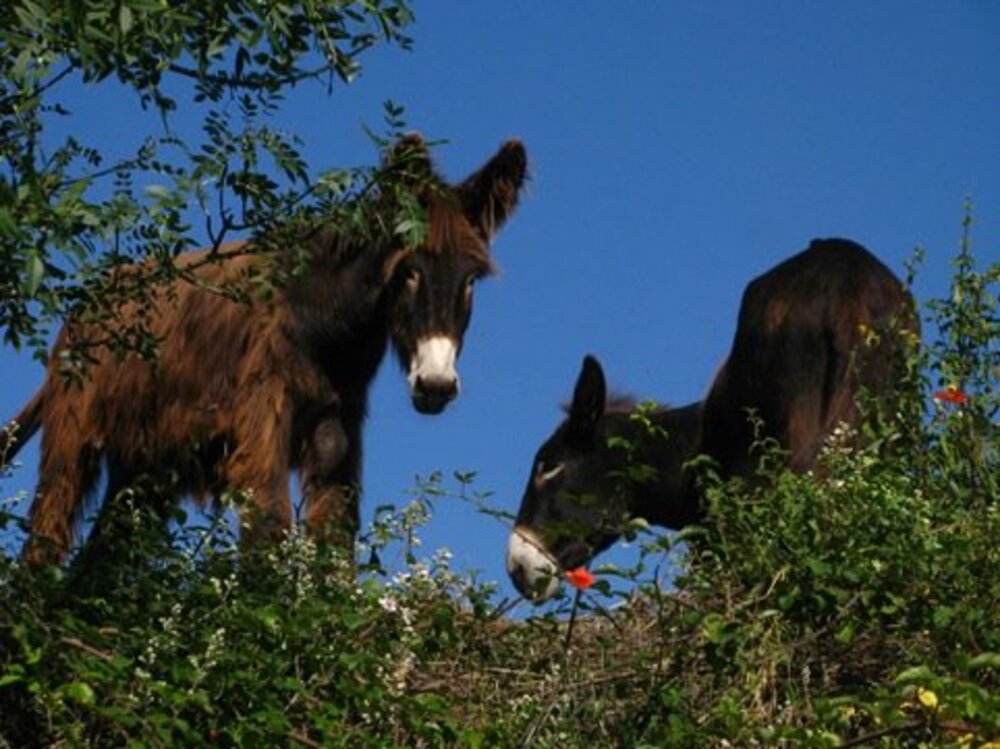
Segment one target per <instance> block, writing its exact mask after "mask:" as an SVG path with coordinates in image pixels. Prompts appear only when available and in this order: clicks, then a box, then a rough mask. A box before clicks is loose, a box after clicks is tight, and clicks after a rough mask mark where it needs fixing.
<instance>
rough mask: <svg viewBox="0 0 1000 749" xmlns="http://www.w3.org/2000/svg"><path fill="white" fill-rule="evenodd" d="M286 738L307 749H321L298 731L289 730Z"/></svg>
mask: <svg viewBox="0 0 1000 749" xmlns="http://www.w3.org/2000/svg"><path fill="white" fill-rule="evenodd" d="M288 738H290V739H291V740H292V741H294V742H296V743H297V744H302V746H308V747H309V749H322V747H323V745H322V744H320V743H319V742H317V741H313V740H312V739H311V738H309V737H308V736H306V735H305V734H304V733H301V732H299V731H295V730H290V731H289V732H288Z"/></svg>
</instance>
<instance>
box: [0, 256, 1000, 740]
mask: <svg viewBox="0 0 1000 749" xmlns="http://www.w3.org/2000/svg"><path fill="white" fill-rule="evenodd" d="M998 281H1000V264H996V265H994V266H993V267H991V268H989V269H987V270H986V271H983V272H980V271H977V270H976V268H975V265H974V263H973V259H972V257H971V254H970V253H969V251H968V243H967V242H966V243H965V245H964V246H963V249H962V251H961V253H960V254H959V256H958V259H957V261H956V273H955V279H954V282H953V285H952V290H951V294H950V296H949V297H948V298H947V299H944V300H939V301H937V302H934V303H932V304H931V305H929V306H928V310H929V319H928V323H929V328H928V329H929V330H930V331H932V338H933V343H931V344H930V345H928V346H926V347H925V348H923V349H919V348H916V346H915V347H914V350H913V357H912V362H911V366H910V369H909V372H910V380H911V381H912V384H913V387H912V388H910V389H906V388H904V389H903V390H904V396H903V397H902V399H901V401H900V402H899V403H898V404H894V405H893V409H892V411H891V412H890V413H877V412H876V409H875V405H874V404H868V406H869V407H870V408H871V416H872V418H870V419H868V420H866V421H865V422H864V426H863V427H862V428H861V430H862V432H861V434H860V435H855V434H850V433H848V432H846V431H845V430H840V431H838V432H837V433H836V434H834V435H833V436H832V437H831V439H830V440H829V442H828V445H827V447H826V449H825V451H824V453H823V456H822V458H821V461H820V464H819V465H818V467H817V469H816V470H815V471H814V472H813V473H811V474H807V475H793V474H790V473H787V472H782V471H781V470H779V466H780V465H781V461H780V460H779V459H777V458H778V457H779V456H777V455H776V454H775V452H774V450H773V448H772V447H771V446H768V445H762V446H761V454H762V461H761V466H762V468H761V470H762V472H764V473H765V474H766V475H767V477H768V480H767V481H765V482H754V483H753V484H752V485H747V484H741V483H740V482H728V483H723V482H719V481H717V480H716V481H712V479H711V475H710V472H706V481H708V482H709V486H710V488H709V496H710V502H711V511H710V522H709V523H706V527H705V528H701V529H699V528H693V529H690V530H688V531H685V532H684V533H681V534H679V535H677V536H672V537H671V536H667V535H664V534H658V533H653V532H651V531H650V530H649V529H648V528H647V527H645V526H644V524H642V523H637V524H636V525H635V526H634V528H633V531H634V533H635V534H636V535H637V536H638V537H639V539H640V544H639V548H640V554H639V557H638V559H637V561H636V563H635V565H634V567H632V568H630V569H614V568H610V567H600V568H598V569H597V570H596V572H597V573H598V577H599V582H598V583H597V584H595V585H594V586H593V587H591V588H589V589H588V590H587V591H585V592H577V593H575V594H574V595H571V596H566V597H563V598H562V599H561V600H560V601H559V602H558V603H557V605H556V606H555V607H554V608H553V609H552V610H550V611H549V612H547V613H546V614H544V615H541V616H537V617H534V618H529V619H527V620H515V619H509V618H507V617H506V616H505V612H506V611H507V609H508V605H507V604H506V603H505V602H500V603H498V602H496V601H495V600H494V590H493V587H494V586H492V585H490V584H484V583H481V582H479V581H477V580H476V579H475V577H474V576H472V575H468V574H462V573H459V572H456V571H455V570H453V569H452V568H451V566H450V563H449V558H448V555H447V553H446V552H443V551H440V552H437V553H435V554H432V555H430V556H428V557H423V558H421V557H419V556H418V550H419V547H418V546H417V544H416V539H417V537H418V531H419V527H420V525H421V523H422V522H423V521H424V520H425V519H426V517H427V516H428V513H429V512H430V511H431V509H432V506H433V502H435V501H436V500H437V499H438V498H439V497H441V496H442V495H447V494H455V495H457V496H460V497H462V498H464V499H466V500H470V499H471V500H473V501H476V502H479V503H482V501H483V498H482V496H479V495H473V494H472V491H471V489H470V484H471V480H472V479H471V476H468V475H457V476H456V479H457V482H458V487H457V489H455V490H452V489H449V488H447V487H446V486H445V483H444V481H443V479H442V477H441V476H433V477H431V479H430V480H428V481H427V482H424V483H422V484H421V485H420V486H419V487H418V489H417V492H416V493H415V496H414V498H413V500H412V501H411V502H410V503H409V504H408V505H407V506H405V507H403V508H402V509H400V510H396V509H394V508H381V509H380V510H379V512H378V513H376V521H375V523H374V526H373V527H372V528H371V529H370V531H369V532H368V533H367V534H366V536H365V537H364V538H363V539H361V543H360V546H359V548H360V553H359V554H358V558H359V559H360V560H362V561H360V562H358V561H355V560H354V559H353V558H348V557H347V556H346V555H345V554H344V553H343V552H342V551H339V550H338V549H333V548H325V547H319V546H316V545H315V544H314V543H312V542H311V541H309V540H307V539H305V538H303V537H302V536H300V535H298V534H293V535H291V536H290V537H289V538H288V539H287V540H286V541H285V542H284V543H283V544H282V545H281V546H279V547H277V548H274V549H270V550H267V551H266V552H259V553H243V554H241V555H237V554H236V550H235V541H234V536H235V531H234V529H233V528H231V527H230V525H229V521H228V517H229V516H227V515H221V516H219V517H217V518H215V519H211V520H209V521H208V522H207V523H202V524H201V525H200V526H199V525H197V524H193V523H183V522H182V523H180V524H175V525H176V528H177V530H176V531H174V532H173V533H171V534H164V533H163V532H162V531H160V530H157V528H162V524H157V523H149V522H148V521H147V520H145V519H143V518H142V517H140V516H139V515H138V514H136V513H135V512H133V513H131V514H130V513H125V514H124V515H123V519H122V522H125V523H126V526H125V527H124V530H123V532H121V533H118V534H113V535H115V536H116V537H119V538H124V539H125V542H126V543H125V545H124V547H122V548H117V549H114V548H112V549H111V550H110V552H109V555H108V557H107V559H113V560H114V564H113V565H107V566H105V567H102V568H100V570H99V571H96V572H95V571H94V569H93V568H91V569H89V570H88V569H87V568H86V567H85V566H84V565H82V564H80V563H78V564H76V565H72V566H70V567H69V568H68V569H65V570H64V569H56V568H48V569H26V568H23V567H21V566H19V565H18V564H17V563H16V562H15V561H13V560H11V559H8V558H0V746H10V747H35V746H39V747H40V746H54V745H59V746H88V747H89V746H95V747H98V746H122V745H127V746H133V747H146V746H148V747H165V746H185V747H188V746H305V747H315V746H324V747H340V746H343V747H382V746H385V747H397V746H399V747H403V746H406V747H412V746H417V747H433V746H441V747H452V746H464V747H493V746H532V747H560V748H563V747H593V746H630V747H685V748H689V747H724V746H730V747H752V746H759V747H775V746H796V747H799V746H803V747H834V746H841V747H849V746H870V747H911V746H912V747H916V746H927V747H947V746H954V747H959V746H962V747H966V746H975V747H998V746H1000V611H998V606H1000V550H998V539H1000V502H998V499H1000V491H998V487H997V481H998V478H997V477H998V475H1000V471H998V468H1000V466H998V461H1000V439H998V432H1000V429H998V423H997V414H998V410H1000V394H998V388H997V385H998V379H1000V377H998V374H1000V317H998V308H997V300H996V288H997V283H998ZM933 331H936V332H933ZM859 436H860V439H856V437H859ZM137 506H139V505H137ZM15 522H16V519H15V518H12V517H11V516H10V513H9V512H6V513H0V526H3V525H5V524H9V528H10V529H11V532H12V529H13V527H14V525H13V524H14V523H15ZM171 527H175V526H171ZM383 560H391V564H389V563H386V562H385V561H383ZM679 563H682V564H683V569H684V573H683V574H682V575H681V576H680V577H678V578H677V579H676V580H675V581H673V582H670V581H667V582H665V580H666V578H668V577H672V576H673V573H674V571H675V569H676V567H677V565H678V564H679Z"/></svg>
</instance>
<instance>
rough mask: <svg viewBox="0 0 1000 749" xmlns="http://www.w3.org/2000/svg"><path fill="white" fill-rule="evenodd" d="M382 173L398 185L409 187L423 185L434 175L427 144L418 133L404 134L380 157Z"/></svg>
mask: <svg viewBox="0 0 1000 749" xmlns="http://www.w3.org/2000/svg"><path fill="white" fill-rule="evenodd" d="M382 171H383V172H386V173H389V174H391V175H392V176H393V178H394V179H395V180H398V183H402V184H404V185H410V186H421V185H423V184H425V183H426V182H427V181H428V180H429V179H430V177H431V175H432V174H433V173H434V169H433V167H432V165H431V155H430V152H429V151H428V150H427V143H426V142H425V141H424V138H423V136H422V135H420V133H406V135H403V136H402V137H401V138H400V139H399V140H397V141H396V142H395V143H394V144H393V145H392V146H391V147H390V148H387V149H386V151H385V154H384V155H383V157H382Z"/></svg>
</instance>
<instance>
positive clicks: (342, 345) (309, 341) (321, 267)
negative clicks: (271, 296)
mask: <svg viewBox="0 0 1000 749" xmlns="http://www.w3.org/2000/svg"><path fill="white" fill-rule="evenodd" d="M310 250H311V256H310V257H309V259H308V261H307V263H306V265H305V268H304V270H303V271H302V272H301V273H299V274H297V275H295V276H294V277H293V278H292V279H291V281H290V282H289V284H288V288H287V291H286V293H287V297H288V301H289V305H290V307H291V311H292V324H293V326H294V327H295V334H296V335H297V336H298V337H299V338H300V340H302V341H303V343H304V344H305V346H306V349H307V350H308V351H309V353H310V355H311V356H312V357H313V358H314V359H315V360H316V361H317V364H319V365H320V366H325V365H326V364H328V363H334V364H335V365H336V366H337V368H338V369H343V368H344V367H345V366H347V367H352V366H357V367H360V368H361V369H363V370H365V372H358V373H354V376H357V375H361V376H367V377H370V376H371V375H373V374H374V371H375V369H376V368H377V367H378V364H379V363H380V362H381V359H382V357H383V355H384V354H385V350H386V344H387V342H388V320H387V314H388V303H387V298H386V297H387V283H386V280H385V278H384V269H385V267H386V265H387V263H388V262H389V259H390V258H391V257H392V255H393V254H394V253H396V252H398V251H399V250H398V249H396V248H394V247H393V246H391V244H390V243H384V246H365V245H363V244H361V243H358V242H352V241H351V239H350V238H349V237H341V236H337V235H335V234H333V233H332V232H326V231H323V232H317V234H316V235H314V237H313V238H312V239H311V247H310ZM359 347H362V348H364V349H365V351H364V352H363V353H364V355H359V354H361V353H362V352H360V351H359V350H358V348H359ZM347 352H350V353H351V355H350V356H345V354H346V353H347ZM333 360H336V361H333Z"/></svg>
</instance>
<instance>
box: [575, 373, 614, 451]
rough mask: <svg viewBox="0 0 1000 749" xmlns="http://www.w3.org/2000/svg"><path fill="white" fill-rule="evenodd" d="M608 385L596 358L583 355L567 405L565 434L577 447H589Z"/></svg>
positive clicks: (595, 430) (594, 433) (601, 412)
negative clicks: (568, 404) (570, 400)
mask: <svg viewBox="0 0 1000 749" xmlns="http://www.w3.org/2000/svg"><path fill="white" fill-rule="evenodd" d="M607 399H608V389H607V385H606V384H605V382H604V370H603V369H601V364H600V362H598V361H597V359H596V358H595V357H593V356H590V355H589V354H588V355H587V356H585V357H584V359H583V367H582V368H581V369H580V376H579V377H578V378H577V380H576V388H575V389H574V390H573V403H572V404H571V405H570V407H569V420H568V421H567V422H566V425H567V429H568V432H567V437H568V438H569V441H570V442H571V443H572V444H573V445H574V446H575V447H577V448H580V449H590V448H592V447H593V446H594V438H595V437H596V435H597V422H598V421H600V419H601V417H602V416H604V409H605V405H606V403H607Z"/></svg>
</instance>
